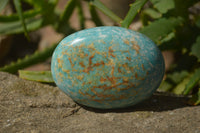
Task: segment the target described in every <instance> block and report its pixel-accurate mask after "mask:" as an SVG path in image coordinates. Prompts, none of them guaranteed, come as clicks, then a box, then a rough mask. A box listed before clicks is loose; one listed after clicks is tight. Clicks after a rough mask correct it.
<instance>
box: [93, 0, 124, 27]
mask: <svg viewBox="0 0 200 133" xmlns="http://www.w3.org/2000/svg"><path fill="white" fill-rule="evenodd" d="M91 4H93V5H94V6H95V7H97V8H98V9H99V10H100V11H102V12H103V13H104V14H105V15H107V16H108V17H110V18H111V19H112V20H114V21H115V22H117V23H120V22H121V21H122V19H121V18H120V17H118V16H117V15H116V14H115V13H113V12H112V11H111V10H110V9H109V8H107V7H106V6H105V5H104V4H103V3H101V1H99V0H92V1H91Z"/></svg>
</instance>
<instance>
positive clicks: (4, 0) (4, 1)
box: [0, 0, 9, 12]
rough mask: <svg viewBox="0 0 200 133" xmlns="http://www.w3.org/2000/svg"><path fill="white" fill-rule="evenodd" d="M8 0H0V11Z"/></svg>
mask: <svg viewBox="0 0 200 133" xmlns="http://www.w3.org/2000/svg"><path fill="white" fill-rule="evenodd" d="M8 2H9V0H0V12H1V11H2V10H3V9H4V8H5V7H6V5H7V4H8Z"/></svg>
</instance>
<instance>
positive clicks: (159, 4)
mask: <svg viewBox="0 0 200 133" xmlns="http://www.w3.org/2000/svg"><path fill="white" fill-rule="evenodd" d="M151 2H152V4H153V5H154V7H155V8H156V9H157V10H158V11H159V12H160V13H166V12H167V11H168V10H170V9H173V8H175V2H174V0H151Z"/></svg>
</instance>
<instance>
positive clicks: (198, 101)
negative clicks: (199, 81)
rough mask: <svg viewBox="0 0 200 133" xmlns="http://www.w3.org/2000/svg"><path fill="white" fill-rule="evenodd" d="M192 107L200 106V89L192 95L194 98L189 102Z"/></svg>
mask: <svg viewBox="0 0 200 133" xmlns="http://www.w3.org/2000/svg"><path fill="white" fill-rule="evenodd" d="M188 103H189V104H190V105H195V106H196V105H199V104H200V88H199V91H198V92H197V93H196V94H194V95H192V98H191V99H190V100H189V102H188Z"/></svg>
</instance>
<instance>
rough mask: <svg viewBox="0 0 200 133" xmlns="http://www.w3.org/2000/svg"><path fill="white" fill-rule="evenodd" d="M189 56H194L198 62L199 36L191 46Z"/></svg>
mask: <svg viewBox="0 0 200 133" xmlns="http://www.w3.org/2000/svg"><path fill="white" fill-rule="evenodd" d="M191 54H192V55H194V56H196V57H197V58H198V61H199V62H200V36H198V37H197V39H196V42H195V44H193V45H192V48H191Z"/></svg>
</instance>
